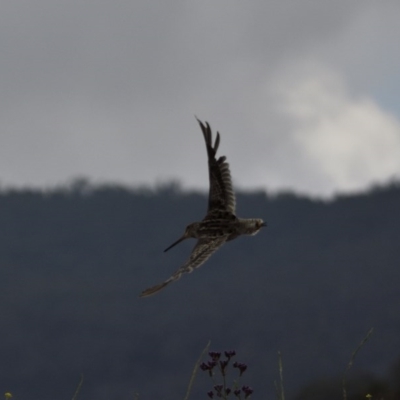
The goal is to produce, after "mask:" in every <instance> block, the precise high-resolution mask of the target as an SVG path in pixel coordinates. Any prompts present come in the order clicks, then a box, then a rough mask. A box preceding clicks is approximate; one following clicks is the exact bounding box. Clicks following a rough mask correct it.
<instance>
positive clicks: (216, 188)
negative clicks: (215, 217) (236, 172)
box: [196, 118, 236, 214]
mask: <svg viewBox="0 0 400 400" xmlns="http://www.w3.org/2000/svg"><path fill="white" fill-rule="evenodd" d="M196 119H197V121H198V123H199V124H200V128H201V130H202V131H203V136H204V140H205V142H206V147H207V155H208V170H209V176H210V193H209V198H208V212H210V211H214V210H224V211H229V212H231V213H232V214H235V208H236V199H235V193H234V191H233V188H232V179H231V173H230V170H229V164H228V163H227V162H226V157H225V156H222V157H219V158H218V159H216V158H215V156H216V154H217V150H218V146H219V142H220V136H219V133H218V132H217V137H216V139H215V142H214V146H213V144H212V132H211V128H210V125H209V124H208V122H206V123H205V125H204V124H203V123H202V122H201V121H200V120H199V119H198V118H196Z"/></svg>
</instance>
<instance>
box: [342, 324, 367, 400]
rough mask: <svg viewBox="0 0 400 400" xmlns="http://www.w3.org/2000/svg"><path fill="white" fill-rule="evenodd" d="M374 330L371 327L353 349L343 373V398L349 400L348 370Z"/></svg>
mask: <svg viewBox="0 0 400 400" xmlns="http://www.w3.org/2000/svg"><path fill="white" fill-rule="evenodd" d="M373 331H374V328H371V329H370V330H369V331H368V333H367V335H366V336H365V338H364V339H363V340H362V341H361V342H360V344H359V345H358V346H357V348H356V349H355V350H354V351H353V353H352V354H351V357H350V361H349V363H348V364H347V367H346V369H345V371H344V374H343V380H342V389H343V400H347V389H346V385H347V372H349V370H350V368H351V367H352V366H353V363H354V359H355V358H356V355H357V353H358V352H359V350H360V349H361V347H363V346H364V344H365V343H367V342H368V340H369V338H370V337H371V335H372V332H373Z"/></svg>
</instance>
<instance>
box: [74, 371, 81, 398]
mask: <svg viewBox="0 0 400 400" xmlns="http://www.w3.org/2000/svg"><path fill="white" fill-rule="evenodd" d="M82 385H83V374H81V380H80V381H79V384H78V387H77V388H76V390H75V393H74V395H73V396H72V400H76V399H77V398H78V393H79V391H80V390H81V387H82Z"/></svg>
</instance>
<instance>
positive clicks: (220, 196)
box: [140, 118, 267, 297]
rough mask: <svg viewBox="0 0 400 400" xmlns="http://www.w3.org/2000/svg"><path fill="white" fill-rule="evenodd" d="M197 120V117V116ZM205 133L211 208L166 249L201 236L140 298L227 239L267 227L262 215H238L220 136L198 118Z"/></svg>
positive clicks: (203, 258) (191, 266)
mask: <svg viewBox="0 0 400 400" xmlns="http://www.w3.org/2000/svg"><path fill="white" fill-rule="evenodd" d="M196 119H197V118H196ZM197 121H198V123H199V124H200V128H201V130H202V132H203V136H204V140H205V142H206V148H207V155H208V171H209V178H210V192H209V196H208V210H207V214H206V216H205V217H204V219H203V220H202V221H200V222H193V223H191V224H190V225H188V226H187V227H186V230H185V233H184V234H183V235H182V236H181V237H180V238H179V239H178V240H177V241H176V242H174V243H172V244H171V246H169V247H167V248H166V249H165V250H164V252H166V251H168V250H169V249H171V248H172V247H174V246H175V245H177V244H178V243H180V242H182V241H183V240H185V239H188V238H195V239H197V243H196V245H195V246H194V248H193V250H192V253H191V255H190V257H189V259H188V260H187V261H186V262H185V263H184V264H183V265H182V266H181V267H180V268H179V269H178V270H177V271H176V272H175V273H174V274H172V275H171V276H170V277H169V278H168V279H167V280H166V281H164V282H162V283H160V284H158V285H156V286H152V287H150V288H148V289H146V290H144V291H143V292H142V293H141V295H140V297H147V296H151V295H153V294H155V293H157V292H159V291H160V290H161V289H163V288H165V286H167V285H169V284H170V283H171V282H174V281H176V280H178V279H179V278H180V277H181V276H182V275H183V274H185V273H190V272H193V270H194V269H196V268H198V267H200V266H201V265H202V264H204V263H205V262H206V261H207V260H208V258H209V257H210V256H211V255H212V254H213V253H215V252H216V251H217V250H218V249H219V248H220V247H221V246H222V245H223V244H224V243H225V242H227V241H229V240H232V239H236V238H237V237H238V236H240V235H255V234H256V233H258V231H259V230H260V229H261V228H262V227H264V226H267V224H266V223H265V222H264V221H263V220H262V219H259V218H252V219H244V218H238V217H237V216H236V215H235V209H236V199H235V193H234V192H233V188H232V179H231V173H230V171H229V164H228V163H227V162H226V157H225V156H222V157H219V158H216V154H217V150H218V146H219V142H220V136H219V133H218V132H217V137H216V139H215V142H214V145H213V143H212V132H211V128H210V125H209V124H208V122H206V123H205V124H203V123H202V122H201V121H200V120H199V119H197Z"/></svg>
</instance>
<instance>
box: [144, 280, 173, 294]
mask: <svg viewBox="0 0 400 400" xmlns="http://www.w3.org/2000/svg"><path fill="white" fill-rule="evenodd" d="M168 283H169V281H166V282H163V283H160V284H159V285H156V286H152V287H150V288H148V289H146V290H143V292H142V293H140V295H139V297H149V296H152V295H153V294H156V293H157V292H159V291H160V290H161V289H163V288H165V286H167V285H168Z"/></svg>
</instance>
